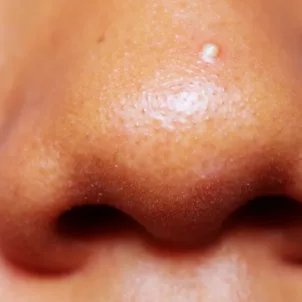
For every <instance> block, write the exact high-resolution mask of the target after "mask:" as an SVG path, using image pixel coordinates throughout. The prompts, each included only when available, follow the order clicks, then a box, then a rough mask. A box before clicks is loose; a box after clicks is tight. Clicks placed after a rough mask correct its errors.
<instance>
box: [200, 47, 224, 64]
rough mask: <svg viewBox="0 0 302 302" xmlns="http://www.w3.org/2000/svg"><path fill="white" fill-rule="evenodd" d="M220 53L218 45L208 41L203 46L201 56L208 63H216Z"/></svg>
mask: <svg viewBox="0 0 302 302" xmlns="http://www.w3.org/2000/svg"><path fill="white" fill-rule="evenodd" d="M219 54H220V49H219V47H218V45H216V44H212V43H206V44H204V45H203V47H202V51H201V58H202V60H203V61H204V62H206V63H214V62H215V61H216V59H217V58H218V56H219Z"/></svg>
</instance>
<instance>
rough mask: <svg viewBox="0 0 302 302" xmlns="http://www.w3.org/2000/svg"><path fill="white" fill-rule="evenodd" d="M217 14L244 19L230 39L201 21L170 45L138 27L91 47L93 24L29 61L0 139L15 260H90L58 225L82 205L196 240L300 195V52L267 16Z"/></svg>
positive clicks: (9, 248) (1, 190)
mask: <svg viewBox="0 0 302 302" xmlns="http://www.w3.org/2000/svg"><path fill="white" fill-rule="evenodd" d="M215 9H218V10H219V11H220V12H221V15H222V17H223V18H227V17H226V16H224V14H226V15H228V19H229V15H230V14H231V15H232V18H233V20H237V21H234V22H231V23H230V24H229V25H228V28H227V32H226V30H225V27H224V26H223V25H222V24H219V23H217V24H218V25H217V26H216V27H215V28H214V29H213V30H211V31H210V30H207V29H205V28H204V26H203V27H200V28H201V29H200V28H198V26H199V25H200V24H199V21H198V20H199V19H200V18H197V15H198V14H197V15H196V20H195V21H194V22H196V27H194V26H193V27H192V26H191V27H188V24H186V23H185V21H182V22H180V21H179V24H178V26H177V28H175V29H172V27H171V28H170V29H171V30H172V31H173V37H171V36H168V34H167V33H168V31H167V30H165V31H163V32H164V33H165V34H163V33H162V32H161V30H160V29H158V28H155V29H154V31H152V32H151V31H150V30H148V29H146V28H145V27H143V26H141V27H139V26H136V27H135V28H132V27H131V36H132V37H140V38H138V39H140V40H139V41H136V42H135V41H134V40H133V41H131V40H126V38H125V37H126V36H128V35H127V34H126V32H127V30H129V28H126V27H122V26H120V29H119V30H118V31H117V32H116V29H115V28H111V29H108V30H107V32H106V35H105V36H104V38H103V39H102V40H103V41H102V45H99V44H97V45H95V44H93V43H92V39H91V37H92V34H91V32H93V31H91V30H90V29H91V28H90V27H89V26H92V25H91V24H90V25H89V24H88V25H87V27H83V28H84V29H83V30H82V32H80V33H79V32H78V36H77V39H80V40H81V41H82V43H78V44H75V43H74V40H73V39H72V38H71V39H70V41H71V42H69V44H70V45H69V44H68V43H65V44H64V43H62V46H61V47H58V48H55V49H54V48H53V47H50V46H49V45H44V44H43V47H45V49H46V51H45V53H46V56H47V58H44V57H43V58H40V57H37V58H36V59H35V60H33V61H34V63H32V64H31V65H30V67H26V68H25V67H24V74H25V76H23V78H22V79H21V80H20V81H21V85H15V87H17V88H15V89H14V91H11V92H10V93H9V94H8V95H9V96H8V99H9V101H10V102H11V103H13V104H15V105H14V106H13V107H14V108H15V110H11V111H10V113H9V114H8V116H9V118H8V120H9V122H7V123H3V125H4V126H3V127H2V132H1V135H2V137H1V148H0V152H1V157H0V168H1V169H0V171H1V173H0V198H1V203H0V214H1V217H2V219H1V221H0V234H1V236H0V237H1V242H2V246H3V249H4V251H5V253H6V254H7V255H8V256H9V257H11V258H12V259H14V260H15V261H20V262H22V263H25V264H26V265H30V266H36V267H38V268H46V269H52V268H54V269H69V268H74V267H75V266H77V265H80V263H82V262H83V261H84V260H85V259H87V257H89V255H90V254H91V253H92V251H91V247H90V246H88V244H85V243H83V242H81V241H79V240H74V241H73V240H67V239H66V238H64V236H62V235H61V234H60V233H59V232H58V231H57V229H56V225H57V223H58V219H59V217H60V216H61V215H62V214H64V213H66V212H67V211H69V210H70V209H72V208H74V207H77V206H85V205H101V206H102V205H103V206H110V207H113V208H116V209H118V210H120V211H122V212H124V213H126V214H127V215H128V216H130V217H132V218H133V219H134V220H136V221H137V222H138V223H139V224H141V225H142V226H143V227H144V228H145V229H146V231H147V232H149V233H150V234H151V235H152V236H154V237H155V238H157V239H159V240H163V241H166V242H173V243H178V244H195V243H196V242H205V241H208V240H211V239H212V238H214V235H215V234H216V233H217V232H219V231H220V230H221V227H222V225H223V223H224V222H225V221H226V220H227V219H228V218H229V217H230V216H231V215H232V214H233V213H234V211H236V210H237V209H238V208H239V207H241V206H243V205H244V204H245V203H247V202H248V201H250V200H252V199H253V198H256V197H259V196H263V195H275V194H276V195H277V194H282V195H288V196H290V197H293V198H297V199H300V194H301V192H300V189H299V186H298V183H299V180H301V175H300V172H299V171H300V169H299V167H300V156H299V154H300V153H301V152H300V150H301V147H302V137H301V131H298V130H297V129H300V128H301V108H300V107H301V105H300V104H299V103H300V102H299V100H300V99H301V96H302V90H301V87H300V85H299V83H298V81H297V80H296V79H297V72H298V71H297V70H296V66H297V64H295V63H296V62H297V61H298V59H299V56H298V55H297V54H296V50H295V48H294V46H293V47H292V48H291V49H290V50H289V52H288V53H290V54H288V53H284V51H282V49H281V47H280V45H281V44H282V43H285V41H286V39H287V37H285V35H284V38H280V36H282V35H280V32H279V31H278V30H276V32H273V31H272V29H271V28H270V27H268V26H266V23H265V21H263V22H262V23H261V24H259V25H258V26H256V25H255V24H253V26H250V25H245V26H242V27H238V22H239V21H240V20H241V19H244V20H245V22H244V24H248V22H252V20H247V19H246V15H244V14H238V12H231V10H230V9H228V10H225V8H222V7H221V6H220V5H217V7H216V6H215ZM143 13H144V14H146V16H145V17H146V18H144V20H148V22H150V24H151V23H152V24H153V23H154V22H156V21H157V20H156V18H157V15H156V14H155V16H154V15H152V16H150V15H149V14H148V13H147V12H143ZM199 13H200V14H201V15H202V14H203V13H201V12H199ZM132 17H133V16H132ZM134 17H137V16H134ZM199 17H200V16H199ZM204 17H205V18H206V22H208V23H209V24H212V23H211V22H214V21H213V18H214V17H213V14H210V13H204ZM266 17H267V16H266ZM148 18H149V19H150V18H153V19H150V20H149V19H148ZM158 18H159V17H158ZM192 18H193V17H192ZM77 20H79V19H77ZM80 20H81V19H80ZM126 21H127V22H130V21H129V20H124V22H125V24H128V23H127V22H126ZM121 22H122V21H121ZM137 22H140V21H139V19H137ZM64 24H65V23H64ZM93 25H95V24H93ZM128 25H129V24H128ZM57 26H58V29H57V30H58V31H59V30H60V32H62V28H61V27H62V26H63V25H62V24H60V23H59V25H57ZM60 26H61V27H60ZM171 26H172V25H171ZM188 28H189V29H190V31H191V32H190V35H189V38H188V34H187V33H188ZM251 28H252V29H251ZM282 31H283V29H282V30H281V32H282ZM88 32H89V33H90V34H88ZM67 33H68V34H69V35H70V36H71V37H72V33H71V32H69V31H67ZM44 34H45V33H44ZM41 35H42V33H41ZM268 37H269V39H268ZM282 37H283V36H282ZM133 39H134V38H133ZM45 43H46V42H45ZM136 43H138V45H139V47H138V46H137V44H136ZM285 44H286V45H288V43H285ZM259 45H261V47H260V46H259ZM39 47H41V46H39ZM74 49H76V51H75V50H74ZM150 49H151V51H150ZM293 49H294V50H293ZM38 50H40V48H39V49H38ZM38 50H37V51H38ZM209 57H210V59H209ZM45 59H47V60H45ZM42 62H43V64H42V65H41V63H42ZM45 62H46V63H45ZM276 62H277V63H278V64H277V63H276ZM293 66H295V67H293ZM22 71H23V70H22ZM16 98H17V99H18V101H16V102H15V101H14V100H15V99H16Z"/></svg>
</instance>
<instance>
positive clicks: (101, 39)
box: [96, 35, 105, 44]
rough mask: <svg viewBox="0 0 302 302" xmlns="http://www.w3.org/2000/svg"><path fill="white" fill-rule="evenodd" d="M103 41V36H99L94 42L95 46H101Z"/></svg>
mask: <svg viewBox="0 0 302 302" xmlns="http://www.w3.org/2000/svg"><path fill="white" fill-rule="evenodd" d="M104 41H105V36H104V35H100V36H99V37H98V38H97V40H96V42H97V44H101V43H103V42H104Z"/></svg>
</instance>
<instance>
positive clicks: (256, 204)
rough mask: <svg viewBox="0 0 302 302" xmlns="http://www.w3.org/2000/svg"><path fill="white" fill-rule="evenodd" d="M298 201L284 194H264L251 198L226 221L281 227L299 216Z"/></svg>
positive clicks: (247, 224)
mask: <svg viewBox="0 0 302 302" xmlns="http://www.w3.org/2000/svg"><path fill="white" fill-rule="evenodd" d="M301 212H302V206H301V204H300V203H299V202H297V201H295V200H293V199H290V198H287V197H285V196H264V197H259V198H255V199H253V200H251V201H250V202H248V203H246V204H245V205H244V206H243V207H241V208H240V209H238V210H237V211H236V212H235V213H234V214H233V215H232V216H231V217H230V219H229V220H228V221H227V222H226V223H227V224H229V225H238V224H240V225H242V224H243V225H245V226H249V227H252V228H269V229H271V228H278V229H280V228H283V227H286V226H288V225H290V224H291V223H293V221H294V220H295V219H297V215H300V217H301Z"/></svg>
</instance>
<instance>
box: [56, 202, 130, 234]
mask: <svg viewBox="0 0 302 302" xmlns="http://www.w3.org/2000/svg"><path fill="white" fill-rule="evenodd" d="M129 223H133V221H132V220H131V218H130V217H128V216H127V215H126V214H124V213H123V212H122V211H120V210H118V209H116V208H114V207H111V206H107V205H93V204H88V205H82V206H75V207H73V208H71V209H69V210H67V211H66V212H64V213H63V214H61V215H60V216H59V218H58V219H57V221H56V225H55V228H56V232H57V233H58V234H59V235H60V236H64V237H69V238H74V239H91V238H94V237H97V238H99V237H100V236H102V237H103V236H105V235H108V234H112V233H114V232H120V231H121V230H122V229H123V227H125V226H126V224H127V225H128V226H129ZM128 226H127V227H128Z"/></svg>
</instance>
